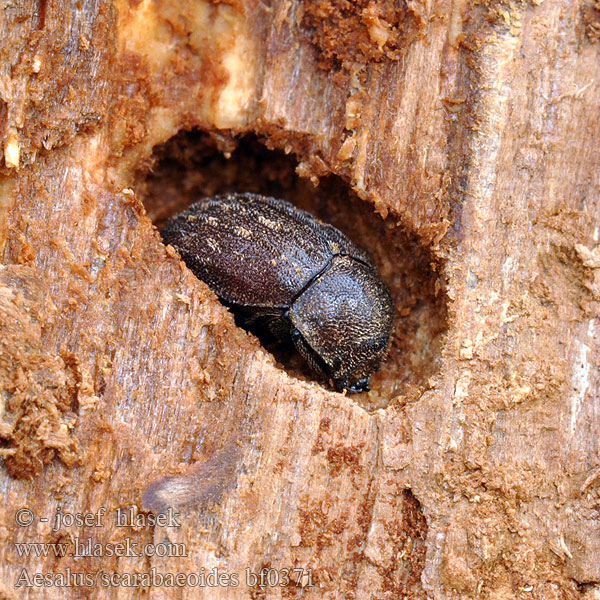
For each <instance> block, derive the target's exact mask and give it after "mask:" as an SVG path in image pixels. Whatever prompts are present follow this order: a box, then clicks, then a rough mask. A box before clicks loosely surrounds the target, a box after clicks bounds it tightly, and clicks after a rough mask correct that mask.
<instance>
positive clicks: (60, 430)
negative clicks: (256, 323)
mask: <svg viewBox="0 0 600 600" xmlns="http://www.w3.org/2000/svg"><path fill="white" fill-rule="evenodd" d="M336 4H337V3H334V2H331V3H329V2H326V1H323V2H320V3H316V2H301V1H299V0H275V1H273V2H272V3H266V2H260V3H259V2H257V3H255V2H245V3H244V2H231V3H214V4H212V3H209V2H196V3H192V2H189V3H185V2H177V1H175V0H173V1H163V2H158V1H156V0H147V1H146V0H143V1H142V2H137V1H136V2H133V1H130V2H127V1H126V0H113V1H111V0H95V1H92V0H84V1H83V2H75V1H73V2H63V3H58V2H54V1H53V0H41V1H39V2H33V1H29V0H25V1H23V2H19V3H6V5H5V6H4V7H3V11H2V13H1V16H0V47H1V49H2V51H1V53H0V57H1V58H0V146H1V147H2V148H3V150H4V165H3V166H2V170H1V174H0V198H1V199H2V203H1V205H0V255H1V257H2V260H1V262H2V264H1V266H0V329H1V335H0V391H1V395H0V399H1V400H2V410H1V412H0V416H1V420H0V440H1V443H2V447H1V449H0V451H1V453H2V456H3V459H4V467H3V470H2V472H1V473H0V478H1V481H2V488H3V490H4V497H5V503H4V505H3V508H2V510H1V512H0V522H1V523H2V528H1V530H0V536H1V538H2V544H1V546H0V552H1V555H2V556H1V561H0V570H1V573H2V574H1V580H0V581H1V582H2V585H3V589H1V590H0V591H1V592H2V593H3V594H4V596H5V597H7V598H21V597H22V598H38V597H49V598H76V597H80V595H83V596H85V597H91V598H96V597H98V598H120V597H128V598H130V597H136V598H137V597H153V598H154V597H156V598H158V597H161V598H162V597H164V598H184V597H197V598H205V597H206V598H245V597H248V598H250V597H251V598H261V597H266V598H279V597H285V598H288V597H295V596H301V595H302V596H303V597H307V598H353V597H354V598H358V599H362V598H382V599H383V598H390V599H391V598H402V597H408V598H425V597H431V598H439V599H442V598H444V599H446V598H447V599H451V598H466V597H471V598H488V597H489V598H496V599H500V598H535V599H537V598H540V599H541V598H546V599H547V598H557V599H558V598H580V597H581V598H583V597H585V598H594V597H596V596H597V595H598V594H599V593H600V529H599V528H598V506H599V498H600V487H599V485H600V456H599V447H598V439H599V433H600V431H599V429H600V426H599V420H598V412H599V410H600V399H599V396H598V392H597V389H598V375H599V362H598V347H599V344H598V341H597V340H598V336H597V334H596V327H597V320H596V319H597V316H598V307H599V304H598V302H599V300H600V280H599V279H598V278H599V277H600V275H598V273H600V271H599V269H600V246H599V245H598V235H599V234H598V214H599V211H598V191H599V189H600V175H599V173H600V160H599V158H598V151H597V148H598V143H599V140H598V138H599V133H598V126H597V123H598V119H599V117H600V109H599V106H600V83H599V82H600V61H599V60H598V58H599V57H598V52H599V46H598V43H597V38H598V31H600V12H599V10H598V7H597V6H596V5H594V4H593V3H591V4H590V3H587V2H581V1H576V2H566V1H561V0H559V1H557V2H543V1H542V2H538V1H536V0H533V2H531V3H527V2H510V1H507V2H484V3H473V4H469V3H467V2H464V1H461V0H455V1H454V2H452V3H451V2H441V3H437V4H435V5H434V4H429V3H419V2H414V1H412V0H411V1H410V2H407V3H406V4H405V5H403V6H402V7H401V8H399V9H397V10H392V9H391V8H390V7H389V6H388V4H387V3H384V2H366V1H365V2H357V3H353V4H352V6H351V7H350V8H348V7H345V8H344V9H343V10H342V8H340V6H341V3H340V6H336ZM191 130H195V132H192V133H186V132H190V131H191ZM244 134H247V135H246V137H245V138H244V139H241V136H242V135H244ZM317 183H318V186H317V187H315V184H317ZM232 189H237V190H242V189H244V190H248V191H261V192H265V193H277V194H280V195H283V196H285V197H288V198H290V199H292V200H293V201H295V202H296V203H297V204H299V205H300V206H302V207H304V208H308V209H310V210H312V211H313V212H314V213H315V214H317V215H319V216H321V217H323V218H325V219H327V220H328V221H330V222H332V223H334V224H336V225H338V226H340V227H341V228H342V229H344V230H345V231H346V232H347V233H348V234H349V235H351V237H353V239H354V240H355V241H357V242H359V243H361V244H362V245H363V246H365V247H366V248H367V249H368V250H369V251H370V252H371V253H372V254H373V256H374V259H375V262H376V263H377V265H378V267H379V269H380V272H381V274H382V277H383V278H384V279H385V280H386V282H387V283H388V285H389V286H390V289H391V291H392V295H393V298H394V302H395V304H396V307H397V314H396V322H395V329H394V336H393V338H394V339H393V343H392V348H391V351H390V358H389V359H388V361H387V362H386V363H385V364H384V365H383V367H382V369H381V371H380V372H379V373H378V374H377V375H376V376H375V377H374V379H373V390H372V391H371V392H370V393H369V394H363V395H360V396H344V395H341V394H337V393H334V392H332V391H331V390H329V389H327V388H326V387H324V386H322V385H320V384H319V383H317V382H314V381H312V380H311V379H310V377H309V376H307V374H306V373H305V372H304V371H303V368H302V366H301V364H298V363H296V362H294V360H295V359H294V358H293V357H292V358H290V357H280V356H277V359H275V358H274V357H273V356H272V355H271V354H270V353H269V352H267V351H266V350H265V349H263V347H262V346H261V345H260V343H259V342H258V340H256V339H255V338H254V337H253V336H251V335H249V334H247V333H245V332H244V331H243V330H241V329H239V328H237V327H236V325H235V322H234V320H233V317H232V315H231V314H230V313H229V312H228V311H227V310H226V309H225V308H224V307H223V306H221V305H220V304H219V302H218V301H217V299H216V297H215V296H214V295H213V294H212V292H210V290H209V289H208V288H207V286H206V285H205V284H204V283H202V282H200V281H198V280H197V279H196V278H195V277H194V276H193V275H192V274H191V273H190V271H189V270H187V268H185V266H184V265H183V264H182V263H181V261H180V260H179V258H178V256H177V255H176V254H175V253H174V252H173V251H172V249H169V248H166V247H165V246H164V245H163V244H162V242H161V239H160V236H159V234H158V232H157V230H156V229H155V227H154V226H153V223H152V221H154V222H156V223H160V221H161V220H162V219H164V218H165V217H166V216H168V215H169V214H171V213H172V212H173V211H174V210H176V209H177V208H180V207H182V206H185V205H186V204H189V202H191V201H193V200H194V199H195V198H197V197H198V196H199V195H201V194H212V193H215V192H219V191H228V190H232ZM126 507H133V509H132V511H133V514H138V515H139V519H144V518H145V519H148V520H146V521H143V520H140V521H139V522H137V524H136V525H135V526H133V525H132V526H119V525H121V524H122V523H117V522H115V515H116V511H117V509H119V508H122V509H124V508H126ZM169 507H173V509H174V510H175V511H176V513H175V514H174V515H173V513H169V512H168V510H167V509H168V508H169ZM25 508H26V509H28V510H30V511H31V513H27V512H23V511H21V512H20V513H18V511H19V510H20V509H25ZM160 510H164V511H167V512H166V513H164V514H166V515H167V516H168V515H169V514H171V516H172V517H174V520H173V519H171V521H170V522H169V523H167V524H164V523H160V524H158V525H157V524H152V522H151V521H150V520H149V519H150V516H151V515H154V514H156V512H157V511H160ZM57 511H60V512H61V513H62V514H75V513H81V514H82V515H85V514H88V513H89V514H93V515H96V516H95V517H93V518H90V520H89V521H88V522H86V523H74V524H72V525H71V526H68V519H69V517H67V521H66V522H65V524H64V526H63V527H61V528H60V529H59V528H57V527H54V525H55V522H54V520H53V519H54V516H55V514H56V513H57ZM102 511H104V514H103V513H102ZM17 516H18V517H19V518H20V519H21V524H19V522H18V519H17ZM28 516H31V518H32V519H33V520H32V522H31V523H28V522H27V518H28ZM23 519H24V520H23ZM44 519H46V521H44ZM94 519H95V520H94ZM89 540H91V541H92V543H93V544H97V546H96V548H97V552H96V553H97V554H98V555H97V556H85V557H77V556H72V555H70V554H69V553H70V552H72V550H73V549H74V548H76V544H79V546H80V547H81V545H84V544H86V543H88V542H89ZM24 542H39V543H63V544H66V547H67V548H68V552H67V556H64V557H56V556H55V554H54V549H53V548H55V547H51V548H50V550H49V554H48V556H37V555H36V553H35V550H34V549H32V547H31V546H30V547H29V548H30V549H31V550H30V551H31V555H30V556H29V557H21V556H20V555H19V550H21V551H22V548H20V547H17V545H16V544H18V543H24ZM118 543H123V544H130V546H129V547H127V546H125V548H131V547H133V548H134V549H135V551H141V550H142V548H143V547H144V545H145V544H157V545H158V547H159V548H160V549H161V550H164V549H165V548H171V549H174V550H175V551H179V552H181V550H183V549H184V550H185V556H173V557H159V556H156V555H155V556H117V555H116V554H119V552H118V551H117V552H116V553H115V552H112V553H111V551H110V550H111V548H112V549H113V550H115V547H114V544H118ZM111 544H112V545H113V546H111ZM131 544H133V545H134V546H131ZM136 544H137V546H136ZM169 544H171V545H170V546H169ZM173 544H181V546H173ZM147 550H148V552H151V548H150V547H147ZM294 568H297V569H299V570H298V571H296V572H292V573H291V574H290V575H291V577H292V579H294V578H296V577H297V576H298V575H299V574H302V575H303V577H302V580H301V581H300V582H298V584H296V583H295V582H294V581H291V582H290V583H289V584H288V585H286V586H284V587H281V586H268V585H267V586H266V587H264V588H261V587H259V586H256V585H255V586H253V587H249V586H248V585H247V583H246V574H247V570H249V572H252V573H258V572H260V570H261V569H266V571H264V572H265V573H270V574H271V577H272V579H271V580H270V581H271V582H273V581H274V579H273V577H275V575H276V574H279V576H280V577H281V576H282V574H283V571H282V570H283V569H294ZM215 569H218V571H219V573H221V574H222V575H224V576H225V578H224V579H223V578H222V579H221V582H220V585H217V586H213V587H208V585H209V584H208V583H207V582H205V583H206V585H202V582H203V580H202V578H201V576H202V575H208V574H209V573H211V571H212V572H213V573H214V570H215ZM36 573H37V574H46V575H48V579H46V586H43V585H41V584H40V580H39V579H35V575H36ZM136 573H138V574H140V573H141V574H149V573H152V574H154V576H155V580H154V584H158V583H159V581H158V580H157V579H156V577H157V575H156V574H159V575H163V576H165V575H167V574H169V573H171V574H178V573H179V574H183V575H189V574H190V573H195V574H197V575H199V578H198V579H193V578H192V579H191V580H190V579H189V578H188V579H187V580H183V579H181V578H180V579H179V580H178V581H179V582H180V583H179V584H178V585H171V586H169V585H168V584H167V583H166V582H165V581H163V585H154V586H151V587H148V586H138V587H134V588H131V587H127V586H128V584H129V585H131V583H132V581H131V580H132V578H133V576H134V574H136ZM53 575H54V576H56V577H57V578H55V579H50V577H52V576H53ZM84 575H88V579H86V580H84V581H82V580H81V577H83V576H84ZM232 576H237V577H238V579H239V586H237V587H234V585H233V581H232V579H231V577H232ZM38 577H39V575H38ZM111 577H112V578H111ZM227 577H229V578H227ZM142 581H143V580H142ZM194 582H196V585H195V586H193V583H194ZM268 582H269V581H267V583H268ZM28 583H30V584H31V587H27V584H28ZM42 583H43V582H42ZM66 583H71V584H73V583H78V584H80V585H79V586H78V588H79V589H77V588H76V587H73V586H71V587H68V586H66V585H65V584H66ZM279 583H281V579H280V580H279ZM311 583H313V584H314V586H312V587H311V586H310V584H311ZM18 584H20V587H15V586H16V585H18ZM48 584H51V585H48Z"/></svg>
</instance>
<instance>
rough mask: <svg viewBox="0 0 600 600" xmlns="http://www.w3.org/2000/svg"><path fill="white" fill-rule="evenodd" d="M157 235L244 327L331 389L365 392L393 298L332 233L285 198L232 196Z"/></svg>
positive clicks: (357, 252)
mask: <svg viewBox="0 0 600 600" xmlns="http://www.w3.org/2000/svg"><path fill="white" fill-rule="evenodd" d="M162 236H163V240H164V241H165V243H167V244H171V246H173V247H174V248H175V249H176V250H177V252H179V254H180V255H181V257H182V259H183V261H184V262H185V264H186V265H187V266H188V267H189V268H190V269H191V270H192V272H193V273H194V274H195V275H196V276H197V277H198V278H199V279H202V280H203V281H204V282H205V283H207V284H208V285H209V287H210V288H211V289H212V290H213V291H214V292H215V293H216V294H217V296H219V298H220V300H221V301H222V302H223V303H224V304H225V305H226V306H229V307H230V308H231V309H232V310H233V311H234V313H236V315H237V316H238V318H240V319H241V320H242V323H243V324H244V326H245V327H247V328H250V329H254V330H256V328H257V327H259V326H262V327H263V328H264V327H265V326H266V328H267V330H268V331H269V332H270V333H271V334H272V335H273V336H274V337H275V338H276V339H278V340H285V339H286V338H287V339H291V341H292V342H293V344H294V345H295V347H296V348H297V350H298V351H299V352H300V354H301V355H302V356H303V357H304V359H305V360H306V361H307V363H308V365H309V366H310V368H311V369H312V371H313V372H314V373H315V374H316V375H317V376H319V377H323V378H326V379H329V381H330V383H333V385H334V386H335V388H336V389H337V390H339V391H343V390H347V391H348V392H363V391H368V390H369V377H370V375H371V373H373V372H374V371H375V370H377V369H378V368H379V365H380V364H381V362H382V360H383V359H384V358H385V357H386V355H387V352H388V345H389V338H390V333H391V329H392V316H393V305H392V299H391V296H390V293H389V290H388V289H387V287H386V285H385V284H384V283H383V282H382V281H381V279H380V277H379V275H378V273H377V269H376V267H375V265H374V264H373V262H372V261H371V259H370V257H369V255H368V254H367V253H366V252H365V251H364V250H363V249H361V248H359V247H358V246H357V245H356V244H354V243H353V242H352V241H351V240H350V238H348V237H347V236H346V235H345V234H343V233H342V232H341V231H339V230H338V229H336V228H335V227H333V226H332V225H329V224H326V223H323V222H321V221H319V220H317V219H316V218H315V217H313V216H312V215H310V214H309V213H307V212H306V211H304V210H301V209H299V208H297V207H295V206H294V205H292V204H290V203H289V202H287V201H285V200H279V199H276V198H270V197H266V196H261V195H258V194H252V193H237V194H225V195H221V196H215V197H209V198H204V199H203V200H200V201H198V202H196V203H194V204H192V205H191V206H190V207H189V208H188V209H187V210H185V211H184V212H182V213H180V214H178V215H176V216H175V217H173V218H172V219H170V220H169V221H168V222H167V223H166V225H165V227H164V228H163V229H162Z"/></svg>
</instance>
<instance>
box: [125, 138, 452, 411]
mask: <svg viewBox="0 0 600 600" xmlns="http://www.w3.org/2000/svg"><path fill="white" fill-rule="evenodd" d="M296 166H297V161H296V160H294V158H293V157H292V156H290V155H286V154H284V153H283V152H280V151H272V150H268V149H267V148H266V147H265V146H264V145H263V144H262V143H260V142H259V141H258V139H257V138H256V137H254V136H246V137H244V138H242V139H241V140H235V141H232V140H225V139H223V140H221V139H215V138H214V137H211V136H210V135H209V134H207V133H204V132H200V131H191V132H182V133H180V134H178V135H176V136H175V137H173V138H171V139H170V140H169V141H168V142H166V143H165V144H163V145H162V146H160V147H158V148H156V149H155V152H154V155H153V158H152V161H151V164H149V165H146V168H145V169H144V171H141V172H140V173H139V174H138V179H137V183H136V186H135V187H136V193H137V195H138V197H141V198H142V199H143V201H144V204H145V207H146V210H147V211H148V215H149V217H150V218H151V219H152V221H153V222H154V223H155V224H156V225H157V227H159V228H160V227H161V225H162V224H163V223H164V222H165V220H166V219H168V218H169V217H171V216H172V215H174V214H176V213H177V212H179V211H181V210H184V209H185V208H186V207H187V206H189V205H190V204H192V203H193V202H196V201H197V200H199V199H201V198H203V197H205V196H214V195H217V194H221V193H224V192H255V193H260V194H264V195H268V196H274V197H278V198H284V199H286V200H289V201H290V202H292V203H294V204H295V205H296V206H298V207H300V208H302V209H304V210H307V211H308V212H310V213H312V214H313V215H315V216H316V217H318V218H320V219H321V220H323V221H326V222H328V223H331V224H332V225H334V226H335V227H337V228H338V229H340V230H341V231H343V232H344V233H346V234H347V235H348V236H349V237H350V238H351V239H352V240H353V241H354V242H356V243H357V244H358V245H359V246H362V247H363V248H365V249H366V250H368V251H369V252H370V254H371V256H372V258H373V260H374V262H375V264H376V265H377V268H378V270H379V273H380V275H381V277H382V279H383V280H384V281H385V283H386V284H387V285H388V287H389V289H390V292H391V294H392V297H393V300H394V305H395V309H396V312H395V318H394V328H393V332H392V340H391V347H390V354H389V357H388V359H387V360H386V361H385V362H384V363H383V365H382V366H381V368H380V369H379V371H377V372H376V373H374V374H373V375H372V376H371V391H370V392H365V393H361V394H354V395H353V396H352V398H353V399H354V400H356V401H357V402H359V403H360V404H361V405H362V406H363V407H364V408H366V409H368V410H375V409H377V408H384V407H386V406H388V404H390V402H392V401H397V402H398V401H399V402H404V401H407V400H410V399H415V398H418V396H419V395H420V394H421V393H422V391H423V390H424V389H426V388H427V387H428V381H429V380H430V378H431V377H432V376H433V375H435V374H436V373H437V372H438V370H439V367H440V354H441V349H442V344H443V340H444V334H445V332H446V330H447V310H446V303H447V299H446V295H445V293H444V288H443V285H442V282H441V278H440V275H439V266H440V265H438V264H436V262H435V260H434V257H433V255H432V253H431V252H430V251H429V250H428V249H427V248H426V247H424V246H423V245H422V244H421V243H420V242H419V241H418V240H417V238H416V237H414V236H410V235H408V234H407V233H406V232H405V231H404V230H403V229H402V228H401V227H398V226H397V223H396V219H394V216H393V215H390V216H388V218H387V219H386V220H385V221H384V220H383V219H382V218H381V217H380V216H379V215H378V214H376V213H375V212H374V210H373V206H372V204H370V203H368V202H364V201H362V200H360V199H359V198H358V197H357V196H356V194H354V192H352V190H351V189H350V187H349V186H348V185H347V184H346V183H345V182H344V181H343V180H342V179H341V178H340V177H337V176H334V175H330V176H327V177H322V178H320V181H319V185H318V186H317V187H315V186H314V185H313V184H312V183H311V182H310V181H309V180H308V179H304V178H301V177H299V176H298V175H297V174H296ZM268 349H269V350H270V351H272V352H273V353H274V355H275V357H276V359H277V360H278V362H279V363H280V364H281V365H282V367H283V368H285V369H286V371H287V372H288V373H289V374H291V375H293V376H294V377H298V378H302V379H309V380H313V379H314V377H313V376H312V374H311V373H310V372H309V371H308V370H307V367H306V365H305V364H304V361H303V359H302V358H301V357H300V356H298V354H297V353H295V352H293V351H292V350H291V349H289V348H281V347H276V348H273V347H271V348H268Z"/></svg>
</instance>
